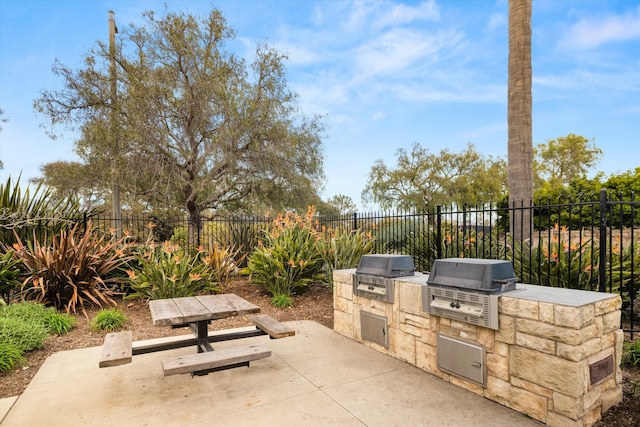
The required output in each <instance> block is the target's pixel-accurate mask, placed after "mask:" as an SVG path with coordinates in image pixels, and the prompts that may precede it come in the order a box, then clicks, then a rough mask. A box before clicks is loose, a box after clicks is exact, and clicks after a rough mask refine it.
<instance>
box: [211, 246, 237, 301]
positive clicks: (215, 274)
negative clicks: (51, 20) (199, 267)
mask: <svg viewBox="0 0 640 427" xmlns="http://www.w3.org/2000/svg"><path fill="white" fill-rule="evenodd" d="M210 248H211V250H210V251H209V254H207V255H206V256H205V257H204V258H203V262H204V263H205V264H206V265H207V266H208V267H209V270H210V272H211V281H212V282H213V283H216V284H217V286H218V288H219V289H220V290H221V291H223V292H224V289H225V288H226V286H227V284H228V283H229V282H230V281H231V279H233V276H235V274H236V273H237V271H238V266H237V264H236V256H237V255H238V251H237V250H234V248H233V247H230V248H222V247H220V246H218V244H217V243H213V244H211V245H210ZM242 258H243V257H241V261H242Z"/></svg>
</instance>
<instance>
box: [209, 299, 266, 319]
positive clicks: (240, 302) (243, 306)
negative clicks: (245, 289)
mask: <svg viewBox="0 0 640 427" xmlns="http://www.w3.org/2000/svg"><path fill="white" fill-rule="evenodd" d="M218 296H219V297H220V298H222V299H223V300H225V301H226V302H227V303H228V304H229V305H230V306H232V307H234V308H235V309H236V311H237V313H236V314H237V315H238V316H243V315H245V314H252V313H260V307H258V306H257V305H255V304H252V303H250V302H249V301H247V300H245V299H243V298H240V297H239V296H238V295H236V294H220V295H218Z"/></svg>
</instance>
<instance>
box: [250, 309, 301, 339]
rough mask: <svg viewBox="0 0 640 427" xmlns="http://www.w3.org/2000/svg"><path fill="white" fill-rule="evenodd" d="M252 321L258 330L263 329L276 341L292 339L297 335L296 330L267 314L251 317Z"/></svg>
mask: <svg viewBox="0 0 640 427" xmlns="http://www.w3.org/2000/svg"><path fill="white" fill-rule="evenodd" d="M251 321H252V322H253V324H254V325H256V327H257V328H259V329H262V330H263V331H265V332H266V333H267V334H269V336H270V337H271V338H274V339H278V338H285V337H291V336H293V335H295V334H296V331H295V330H293V329H291V328H290V327H288V326H287V325H285V324H284V323H280V322H278V321H277V320H276V319H274V318H272V317H270V316H267V315H266V314H258V315H256V316H251Z"/></svg>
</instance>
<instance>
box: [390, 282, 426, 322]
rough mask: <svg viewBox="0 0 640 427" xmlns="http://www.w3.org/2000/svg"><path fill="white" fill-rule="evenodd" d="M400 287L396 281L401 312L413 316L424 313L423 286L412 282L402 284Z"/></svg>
mask: <svg viewBox="0 0 640 427" xmlns="http://www.w3.org/2000/svg"><path fill="white" fill-rule="evenodd" d="M398 285H399V283H398V282H397V281H396V290H397V291H398V303H399V304H398V306H399V309H400V311H404V312H407V313H412V314H420V313H422V285H420V284H418V283H410V282H402V284H401V285H400V286H398Z"/></svg>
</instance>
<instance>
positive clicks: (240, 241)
mask: <svg viewBox="0 0 640 427" xmlns="http://www.w3.org/2000/svg"><path fill="white" fill-rule="evenodd" d="M216 240H217V241H218V242H221V244H222V245H223V246H227V247H229V248H234V249H235V250H234V251H233V253H234V255H233V257H234V260H235V263H236V265H237V266H238V267H240V268H243V267H246V266H247V262H248V260H249V256H250V255H251V253H252V252H253V249H254V248H255V247H256V246H258V240H259V239H258V233H257V232H256V226H255V225H244V224H236V223H233V222H231V223H230V224H229V226H228V227H227V229H226V230H225V232H224V233H218V235H217V236H216Z"/></svg>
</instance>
